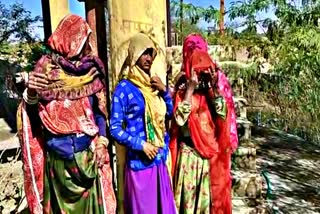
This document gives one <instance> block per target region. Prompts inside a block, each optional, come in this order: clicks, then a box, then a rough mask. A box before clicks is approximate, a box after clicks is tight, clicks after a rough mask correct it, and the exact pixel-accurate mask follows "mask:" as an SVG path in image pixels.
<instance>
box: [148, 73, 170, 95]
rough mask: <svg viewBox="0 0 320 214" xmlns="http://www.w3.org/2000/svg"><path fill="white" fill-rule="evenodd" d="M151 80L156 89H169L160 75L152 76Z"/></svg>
mask: <svg viewBox="0 0 320 214" xmlns="http://www.w3.org/2000/svg"><path fill="white" fill-rule="evenodd" d="M150 82H151V87H153V88H154V89H156V90H158V91H160V92H165V91H166V90H167V88H166V86H165V85H164V84H163V82H162V81H161V79H160V77H158V76H153V77H151V80H150Z"/></svg>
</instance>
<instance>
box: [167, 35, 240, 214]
mask: <svg viewBox="0 0 320 214" xmlns="http://www.w3.org/2000/svg"><path fill="white" fill-rule="evenodd" d="M183 71H184V73H185V75H184V76H183V77H181V78H180V80H179V81H178V83H177V86H176V87H177V88H176V92H175V95H174V101H175V102H174V114H175V119H174V121H173V124H172V130H171V141H170V150H171V155H172V174H173V178H174V193H175V200H176V204H177V207H178V210H179V213H212V214H213V213H214V214H229V213H231V212H232V206H231V174H230V169H231V153H232V151H234V150H235V149H236V147H237V145H238V138H237V130H236V117H235V112H234V104H233V100H232V90H231V87H230V84H229V82H228V80H227V78H226V76H225V75H224V74H223V73H222V72H221V70H220V69H219V68H218V67H217V66H216V64H215V63H214V62H213V61H212V59H211V58H210V56H209V54H208V46H207V43H206V42H205V40H204V39H203V38H202V37H201V36H200V35H197V34H191V35H189V36H188V37H187V38H186V39H185V41H184V45H183Z"/></svg>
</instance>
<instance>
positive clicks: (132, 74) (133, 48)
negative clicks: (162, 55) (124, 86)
mask: <svg viewBox="0 0 320 214" xmlns="http://www.w3.org/2000/svg"><path fill="white" fill-rule="evenodd" d="M149 48H152V50H153V52H152V57H153V58H155V57H156V55H157V50H156V48H155V44H154V42H153V40H152V39H151V38H150V37H149V36H147V35H146V34H143V33H138V34H136V35H134V36H133V37H132V38H131V39H130V43H129V48H128V56H127V59H126V61H125V65H124V66H123V67H127V68H128V76H127V79H128V80H130V81H131V82H132V83H133V84H134V85H136V86H137V87H138V88H139V90H140V91H141V92H142V95H143V97H144V100H145V106H146V107H145V123H146V124H145V127H146V132H147V142H148V143H151V144H153V145H155V146H157V147H163V146H164V133H165V114H166V105H165V102H164V100H163V99H162V98H161V97H160V96H159V95H158V91H156V90H154V89H153V88H152V87H151V82H150V76H149V75H148V74H146V73H145V72H144V71H143V70H142V69H141V68H140V67H139V66H137V65H136V62H137V61H138V59H139V58H140V56H141V55H142V54H143V53H144V52H145V51H146V50H147V49H149Z"/></svg>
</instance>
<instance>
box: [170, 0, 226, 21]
mask: <svg viewBox="0 0 320 214" xmlns="http://www.w3.org/2000/svg"><path fill="white" fill-rule="evenodd" d="M181 6H182V8H181ZM170 9H171V15H172V16H173V17H174V18H175V19H179V18H181V17H180V15H181V9H182V12H183V17H182V18H183V19H186V20H188V21H190V22H191V23H192V24H197V23H198V22H199V21H200V20H204V21H206V22H212V21H213V22H216V23H217V22H218V21H219V17H220V13H219V10H218V9H216V8H214V7H213V6H211V5H210V6H209V7H206V8H204V7H200V6H195V5H193V4H191V3H182V4H181V2H180V0H172V1H170Z"/></svg>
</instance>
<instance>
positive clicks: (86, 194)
mask: <svg viewBox="0 0 320 214" xmlns="http://www.w3.org/2000/svg"><path fill="white" fill-rule="evenodd" d="M90 33H91V30H90V28H89V25H88V24H87V23H86V22H85V21H84V20H83V19H82V18H81V17H79V16H76V15H68V16H66V17H65V18H64V19H63V20H62V21H61V22H60V23H59V25H58V27H57V29H56V30H55V32H54V33H53V34H52V35H51V37H50V38H49V40H48V45H49V47H50V49H51V51H52V53H51V54H47V55H44V56H42V58H41V59H40V60H39V61H38V62H37V64H36V66H35V69H34V71H33V72H32V73H31V74H30V76H29V80H28V83H27V89H26V90H25V91H24V93H23V101H22V103H21V105H20V109H19V111H18V127H19V138H20V143H21V148H22V154H23V155H22V161H23V170H24V181H25V192H26V197H27V201H28V206H29V209H30V211H31V213H115V208H116V204H115V196H114V193H113V187H112V173H111V169H110V166H109V156H108V151H107V146H108V139H107V138H106V119H107V112H106V85H105V82H104V76H105V73H104V67H103V64H102V62H101V60H100V59H99V58H98V57H95V56H91V55H89V54H90V51H91V49H90V44H89V42H88V41H89V40H88V37H89V35H90Z"/></svg>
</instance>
